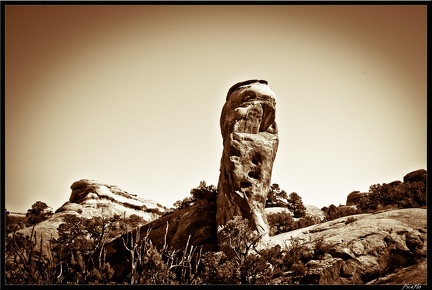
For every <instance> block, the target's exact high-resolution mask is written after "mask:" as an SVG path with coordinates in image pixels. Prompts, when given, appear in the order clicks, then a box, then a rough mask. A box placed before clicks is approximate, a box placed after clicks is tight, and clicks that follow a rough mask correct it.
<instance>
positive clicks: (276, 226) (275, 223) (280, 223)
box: [267, 212, 297, 235]
mask: <svg viewBox="0 0 432 290" xmlns="http://www.w3.org/2000/svg"><path fill="white" fill-rule="evenodd" d="M267 222H268V224H269V226H270V228H271V229H273V230H272V235H277V234H280V233H284V232H289V231H292V230H294V229H296V228H297V224H296V222H295V221H294V219H293V217H292V216H291V214H289V213H286V212H278V213H273V214H269V215H268V216H267Z"/></svg>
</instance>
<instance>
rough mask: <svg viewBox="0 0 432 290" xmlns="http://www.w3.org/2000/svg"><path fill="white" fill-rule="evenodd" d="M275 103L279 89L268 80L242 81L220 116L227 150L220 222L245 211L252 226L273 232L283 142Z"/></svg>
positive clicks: (221, 178) (219, 199) (222, 172)
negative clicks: (269, 212) (273, 184)
mask: <svg viewBox="0 0 432 290" xmlns="http://www.w3.org/2000/svg"><path fill="white" fill-rule="evenodd" d="M275 106H276V99H275V95H274V93H273V91H272V90H271V89H270V87H269V86H268V83H267V81H264V80H249V81H245V82H240V83H237V84H235V85H234V86H232V87H231V88H230V89H229V91H228V94H227V97H226V102H225V105H224V106H223V109H222V114H221V118H220V126H221V131H222V138H223V152H222V158H221V166H220V175H219V182H218V196H217V212H216V223H217V226H218V228H219V227H221V226H224V225H225V224H226V223H227V222H228V221H229V220H230V219H232V218H233V217H234V216H242V217H243V218H247V219H248V220H249V225H250V227H251V228H252V229H254V230H257V231H258V232H259V233H260V234H262V235H263V238H268V232H269V229H268V223H267V219H266V217H265V214H264V208H265V202H266V199H267V194H268V192H269V190H270V181H271V173H272V168H273V162H274V159H275V157H276V152H277V148H278V144H279V139H278V135H277V126H276V122H275V109H276V107H275Z"/></svg>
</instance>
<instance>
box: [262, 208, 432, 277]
mask: <svg viewBox="0 0 432 290" xmlns="http://www.w3.org/2000/svg"><path fill="white" fill-rule="evenodd" d="M426 214H427V210H426V209H420V208H411V209H399V210H391V211H386V212H381V213H376V214H360V215H355V216H349V217H343V218H339V219H336V220H332V221H329V222H325V223H322V224H318V225H313V226H310V227H307V228H303V229H299V230H295V231H292V232H288V233H283V234H280V235H277V236H274V237H271V238H270V241H269V244H267V246H268V247H269V246H272V245H276V244H279V245H280V246H282V247H290V246H291V245H292V242H293V241H294V240H297V241H300V243H301V244H302V246H304V249H305V250H304V251H305V252H307V253H308V255H309V258H308V259H309V261H308V262H307V263H306V264H305V266H306V267H307V271H306V274H305V275H304V277H303V278H302V280H301V283H304V284H366V283H368V282H370V281H372V280H374V279H377V278H379V277H383V276H386V275H388V274H391V273H393V272H395V271H396V270H397V269H399V268H404V267H409V266H412V265H415V264H416V261H419V260H420V261H421V260H422V259H425V258H426V253H427V234H426V233H427V227H426V221H427V216H426ZM411 278H412V277H410V276H407V277H405V278H404V283H403V284H415V283H416V282H417V281H418V280H421V279H422V278H424V281H426V272H425V273H424V276H423V277H422V278H420V279H419V278H418V277H416V278H415V281H414V280H412V279H411Z"/></svg>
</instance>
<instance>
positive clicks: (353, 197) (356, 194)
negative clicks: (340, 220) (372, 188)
mask: <svg viewBox="0 0 432 290" xmlns="http://www.w3.org/2000/svg"><path fill="white" fill-rule="evenodd" d="M363 194H365V193H363V192H360V191H353V192H351V193H350V194H348V196H347V200H346V205H358V202H359V199H360V197H361V196H362V195H363Z"/></svg>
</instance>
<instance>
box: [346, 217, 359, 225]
mask: <svg viewBox="0 0 432 290" xmlns="http://www.w3.org/2000/svg"><path fill="white" fill-rule="evenodd" d="M356 220H357V219H356V218H355V217H353V216H350V217H349V218H347V220H346V221H345V224H346V225H347V224H350V223H353V222H355V221H356Z"/></svg>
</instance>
